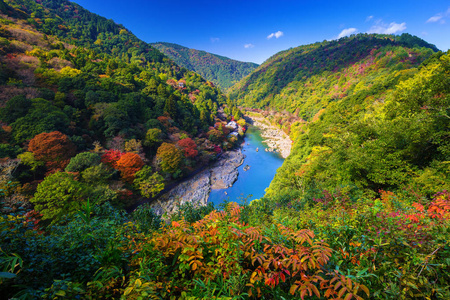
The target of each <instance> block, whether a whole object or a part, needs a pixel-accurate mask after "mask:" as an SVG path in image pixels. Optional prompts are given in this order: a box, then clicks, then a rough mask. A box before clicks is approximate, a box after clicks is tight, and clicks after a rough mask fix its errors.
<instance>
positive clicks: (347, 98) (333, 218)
mask: <svg viewBox="0 0 450 300" xmlns="http://www.w3.org/2000/svg"><path fill="white" fill-rule="evenodd" d="M230 95H231V97H232V98H233V99H234V100H235V101H236V103H239V104H240V105H243V106H247V107H257V108H263V109H266V110H271V111H272V113H270V112H269V111H268V112H267V113H264V114H265V115H267V117H268V118H270V119H271V121H272V122H273V124H274V125H276V126H279V127H280V128H283V129H284V130H285V131H286V132H288V133H289V134H290V136H291V138H292V139H293V141H294V145H293V150H292V152H291V154H290V156H289V157H288V158H287V159H286V160H285V162H284V163H283V165H282V167H280V168H279V169H278V170H277V174H276V175H275V178H274V180H273V181H272V183H271V185H270V187H269V188H268V189H267V190H266V195H265V197H264V198H262V199H260V200H259V201H254V202H252V204H251V209H252V211H253V212H257V213H256V214H255V215H257V216H258V218H259V220H261V219H264V221H263V222H266V223H267V224H278V223H281V224H283V225H285V226H288V227H290V228H307V229H310V230H313V231H314V232H315V233H317V234H319V235H320V236H321V237H323V238H324V239H325V240H326V241H327V242H328V243H329V244H330V245H331V247H332V248H333V249H337V250H338V251H340V254H337V255H336V262H337V264H338V265H339V268H342V267H344V266H345V268H347V272H348V274H355V276H356V277H358V276H361V275H362V274H366V275H367V276H368V277H366V278H365V279H363V278H361V277H360V282H365V283H366V284H367V286H368V287H369V289H370V290H371V291H373V294H372V295H371V297H373V298H377V299H388V298H391V297H397V296H398V295H401V297H402V298H405V299H406V298H408V299H409V298H415V297H417V298H420V297H426V296H425V295H429V296H431V295H434V296H432V297H436V298H439V299H445V298H447V297H449V286H448V284H444V281H441V280H440V278H443V277H445V278H447V279H446V280H445V281H447V280H449V278H448V272H447V271H444V270H445V269H447V270H448V267H449V264H448V263H447V262H446V263H443V264H442V265H441V267H442V268H441V267H437V268H435V269H433V270H432V271H431V269H429V271H430V272H428V273H427V274H428V275H424V273H423V272H419V271H416V270H417V269H419V270H420V269H424V268H425V267H422V266H423V265H422V266H419V265H417V264H416V262H418V261H422V264H424V262H423V260H421V259H420V257H429V258H430V256H427V255H428V254H429V253H434V254H436V256H433V258H432V259H433V261H434V262H436V263H437V262H438V261H440V262H443V261H444V257H445V256H447V255H448V253H449V251H450V246H449V243H448V238H449V232H448V219H449V216H450V193H449V192H448V191H449V189H450V168H449V162H450V53H448V52H447V53H442V52H437V49H436V48H435V47H434V46H432V45H429V44H428V43H426V42H424V41H422V40H420V39H418V38H416V37H413V36H411V35H408V34H403V35H401V36H391V35H389V36H386V35H366V34H362V35H356V36H352V37H348V38H342V39H340V40H337V41H329V42H323V43H316V44H313V45H307V46H301V47H298V48H294V49H290V50H287V51H283V52H280V53H278V54H277V55H275V56H273V57H272V58H270V59H269V60H268V61H266V62H265V63H264V64H262V65H261V66H260V67H259V68H258V69H256V70H255V71H254V72H253V73H252V74H250V75H249V76H247V77H246V78H244V79H243V80H242V81H241V82H240V83H238V84H237V85H236V86H234V87H233V88H232V89H231V92H230ZM275 112H276V113H275ZM283 112H284V116H283V114H282V113H283ZM280 113H281V114H280ZM381 249H382V251H381V252H380V250H381ZM366 251H369V252H370V251H372V253H373V254H374V253H377V254H376V255H372V254H369V252H366ZM433 251H436V252H433ZM438 253H439V254H438ZM380 254H381V256H380ZM434 254H433V255H434ZM338 257H339V258H338ZM367 257H371V258H372V259H373V260H372V262H369V261H367V260H366V258H367ZM339 260H340V262H338V261H339ZM415 261H416V262H415ZM340 263H342V264H340ZM425 264H427V263H425ZM341 270H342V269H341ZM343 273H344V272H343ZM358 274H359V275H358ZM446 274H447V275H446ZM370 276H373V277H372V279H369V277H370ZM442 276H443V277H442ZM405 278H408V279H407V280H406V279H405ZM432 278H434V279H432ZM404 280H405V281H404ZM409 280H410V281H409ZM409 283H412V285H409V286H408V284H409Z"/></svg>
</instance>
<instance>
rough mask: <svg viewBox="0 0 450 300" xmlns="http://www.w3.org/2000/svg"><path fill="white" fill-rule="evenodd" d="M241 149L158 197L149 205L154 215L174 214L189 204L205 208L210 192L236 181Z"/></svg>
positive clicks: (241, 159) (226, 153) (242, 158)
mask: <svg viewBox="0 0 450 300" xmlns="http://www.w3.org/2000/svg"><path fill="white" fill-rule="evenodd" d="M244 157H245V156H244V154H243V153H242V148H238V149H235V150H231V151H227V152H225V153H224V154H223V155H222V156H221V157H220V158H219V160H218V161H217V162H215V163H214V164H213V165H212V166H211V167H208V168H207V169H206V170H204V171H202V172H200V173H199V174H197V175H196V176H194V177H193V178H191V179H189V180H187V181H185V182H183V183H180V184H179V185H178V186H176V187H175V188H173V189H172V190H170V191H169V192H167V193H166V194H164V195H162V196H161V197H159V198H158V199H157V200H155V201H153V202H152V203H151V204H150V207H151V208H153V210H154V211H155V213H156V214H158V215H163V214H164V213H167V214H172V213H175V212H176V211H177V209H178V207H179V206H180V205H182V204H184V203H187V202H191V203H192V204H193V205H194V206H195V207H199V206H206V205H207V203H208V198H209V194H210V192H211V190H216V189H226V188H229V187H231V186H232V185H233V183H234V182H235V181H236V180H237V178H238V175H239V172H238V167H239V166H240V165H242V164H243V162H244Z"/></svg>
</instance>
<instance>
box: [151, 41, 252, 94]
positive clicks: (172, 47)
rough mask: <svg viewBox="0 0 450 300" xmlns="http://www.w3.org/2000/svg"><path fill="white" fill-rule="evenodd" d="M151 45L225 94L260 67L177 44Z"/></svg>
mask: <svg viewBox="0 0 450 300" xmlns="http://www.w3.org/2000/svg"><path fill="white" fill-rule="evenodd" d="M151 45H152V46H153V47H155V48H156V49H158V50H160V51H161V52H162V53H164V54H166V55H167V56H168V57H170V58H171V59H173V60H174V61H175V62H176V63H177V64H178V65H180V66H182V67H185V68H186V69H189V70H191V71H194V72H197V73H198V74H200V75H202V76H203V77H204V78H205V79H207V80H209V81H212V82H213V83H214V84H215V85H217V86H218V87H219V88H220V89H222V91H224V92H225V91H227V90H228V89H229V88H230V87H231V86H232V85H233V84H235V83H237V82H238V81H239V80H241V79H242V78H243V77H245V76H247V75H248V74H250V73H251V72H252V71H253V70H254V69H255V68H256V67H258V65H257V64H255V63H249V62H240V61H237V60H233V59H230V58H228V57H224V56H220V55H216V54H212V53H208V52H205V51H201V50H195V49H190V48H186V47H183V46H180V45H177V44H171V43H154V44H151Z"/></svg>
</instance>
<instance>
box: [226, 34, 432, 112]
mask: <svg viewBox="0 0 450 300" xmlns="http://www.w3.org/2000/svg"><path fill="white" fill-rule="evenodd" d="M435 51H438V49H437V48H436V47H435V46H434V45H431V44H429V43H427V42H425V41H424V40H422V39H420V38H418V37H415V36H412V35H410V34H403V35H401V36H394V35H378V34H359V35H355V36H352V37H346V38H342V39H339V40H333V41H324V42H319V43H315V44H310V45H304V46H300V47H296V48H292V49H289V50H285V51H281V52H279V53H277V54H275V55H274V56H272V57H271V58H269V59H268V60H267V61H265V62H264V63H263V64H262V65H260V66H259V67H258V68H257V69H256V70H255V71H254V72H253V73H251V74H250V75H249V76H247V77H245V78H244V79H242V80H241V81H240V82H239V83H237V84H236V85H235V86H233V87H232V88H231V89H230V90H229V91H228V94H229V96H230V98H232V99H234V100H236V101H237V103H238V104H241V105H244V106H247V107H256V108H273V109H277V110H283V109H286V110H288V111H290V112H297V115H298V116H299V117H302V118H305V119H309V118H311V117H312V116H314V115H315V114H316V113H317V112H318V111H319V110H320V109H322V108H325V107H326V106H327V104H328V103H329V102H331V101H336V100H338V99H340V98H342V97H344V96H347V95H350V94H352V93H354V92H355V88H356V87H357V86H358V87H360V86H361V85H366V86H367V85H371V84H373V82H374V78H375V77H378V76H384V75H386V74H388V73H391V72H393V71H397V70H403V69H409V68H411V67H414V66H417V65H419V64H420V63H421V62H422V61H423V60H425V59H426V58H427V57H428V56H429V55H431V53H433V52H435ZM344 83H345V84H344ZM357 89H358V88H357Z"/></svg>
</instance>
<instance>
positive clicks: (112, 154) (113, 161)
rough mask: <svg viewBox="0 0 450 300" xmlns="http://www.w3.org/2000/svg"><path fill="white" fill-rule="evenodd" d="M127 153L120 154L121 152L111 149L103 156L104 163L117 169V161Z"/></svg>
mask: <svg viewBox="0 0 450 300" xmlns="http://www.w3.org/2000/svg"><path fill="white" fill-rule="evenodd" d="M124 154H125V153H123V152H120V151H119V150H115V149H110V150H108V151H106V152H105V153H104V154H103V155H102V160H101V161H102V163H104V164H105V165H108V166H110V167H112V168H114V169H117V161H118V160H119V159H120V158H121V157H122V155H124Z"/></svg>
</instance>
